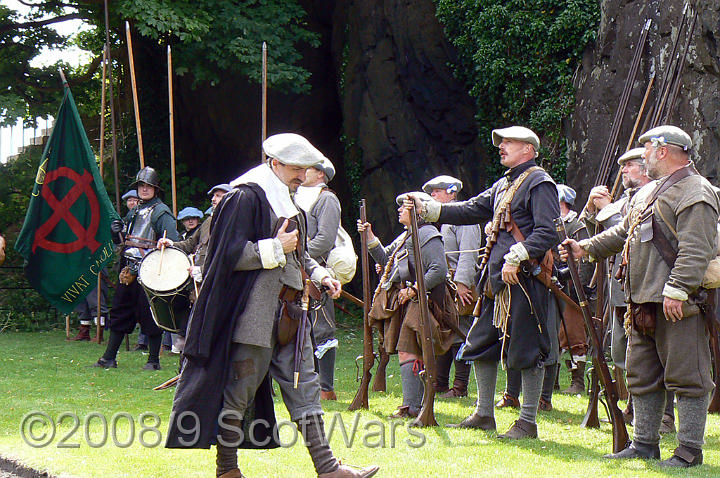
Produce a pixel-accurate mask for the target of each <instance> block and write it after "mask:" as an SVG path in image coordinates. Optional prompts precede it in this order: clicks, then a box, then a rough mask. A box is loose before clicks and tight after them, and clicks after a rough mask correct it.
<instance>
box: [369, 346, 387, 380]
mask: <svg viewBox="0 0 720 478" xmlns="http://www.w3.org/2000/svg"><path fill="white" fill-rule="evenodd" d="M378 355H379V358H378V366H377V370H375V379H374V380H373V383H372V391H373V392H384V391H386V390H387V364H388V362H389V361H390V354H389V353H387V351H386V350H385V347H383V346H382V345H381V344H378Z"/></svg>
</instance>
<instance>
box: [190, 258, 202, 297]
mask: <svg viewBox="0 0 720 478" xmlns="http://www.w3.org/2000/svg"><path fill="white" fill-rule="evenodd" d="M190 265H191V266H192V267H195V254H190ZM190 275H192V274H190ZM193 285H194V286H195V300H197V298H198V296H199V295H200V293H199V292H198V288H197V281H196V280H195V278H194V277H193Z"/></svg>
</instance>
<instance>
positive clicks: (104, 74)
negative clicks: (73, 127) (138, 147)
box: [100, 48, 107, 178]
mask: <svg viewBox="0 0 720 478" xmlns="http://www.w3.org/2000/svg"><path fill="white" fill-rule="evenodd" d="M102 64H103V68H102V93H101V95H100V177H101V178H102V177H103V173H104V172H105V163H104V162H103V153H104V152H105V98H106V96H105V83H106V80H107V48H103V60H102Z"/></svg>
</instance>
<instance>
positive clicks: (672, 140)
mask: <svg viewBox="0 0 720 478" xmlns="http://www.w3.org/2000/svg"><path fill="white" fill-rule="evenodd" d="M648 141H657V142H658V144H659V145H660V146H664V145H666V144H674V145H675V146H679V147H681V148H682V149H683V150H685V151H687V150H689V149H690V148H692V139H690V135H689V134H687V133H686V132H685V131H683V130H681V129H680V128H678V127H677V126H671V125H669V124H664V125H662V126H656V127H655V128H653V129H651V130H649V131H646V132H645V133H643V134H642V135H640V137H639V138H638V142H639V143H640V144H645V143H647V142H648Z"/></svg>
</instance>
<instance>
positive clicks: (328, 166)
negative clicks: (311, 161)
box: [313, 158, 335, 181]
mask: <svg viewBox="0 0 720 478" xmlns="http://www.w3.org/2000/svg"><path fill="white" fill-rule="evenodd" d="M313 168H315V169H319V170H320V171H322V172H323V173H325V178H327V180H328V181H332V178H334V177H335V166H333V163H332V161H330V160H329V159H328V158H323V160H322V163H320V164H316V165H315V166H313Z"/></svg>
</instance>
